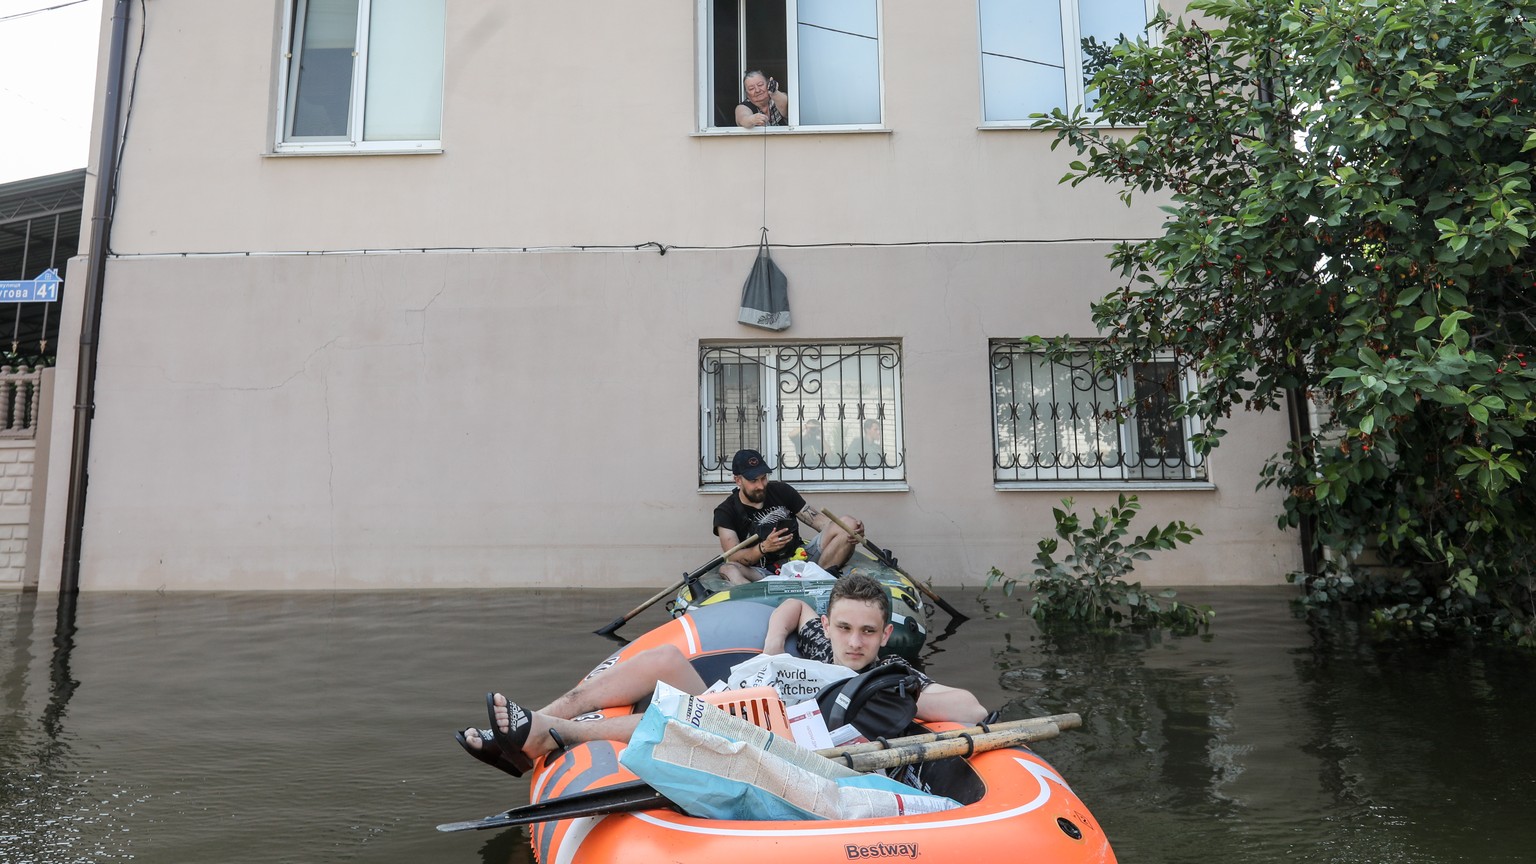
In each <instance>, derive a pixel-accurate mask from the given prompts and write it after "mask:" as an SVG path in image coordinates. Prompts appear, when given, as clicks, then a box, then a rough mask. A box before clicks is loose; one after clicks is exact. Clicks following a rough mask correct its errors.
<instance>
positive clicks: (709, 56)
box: [698, 0, 881, 129]
mask: <svg viewBox="0 0 1536 864" xmlns="http://www.w3.org/2000/svg"><path fill="white" fill-rule="evenodd" d="M698 2H699V53H700V56H701V62H700V63H699V73H700V75H701V76H702V80H701V81H700V83H699V90H700V98H699V128H701V129H726V128H729V129H737V128H739V127H738V126H737V125H736V106H737V105H739V104H741V102H742V101H743V100H744V99H746V93H745V91H744V90H743V88H742V77H743V76H744V75H746V74H747V73H748V72H762V73H763V74H764V75H765V76H767V77H768V78H770V79H772V80H774V81H776V82H777V83H778V85H779V86H780V89H781V91H782V92H783V93H784V94H785V95H786V96H787V97H788V99H789V116H788V119H789V125H790V126H792V127H793V126H810V127H816V126H845V127H846V126H851V127H866V128H879V127H880V117H881V91H880V3H879V0H698Z"/></svg>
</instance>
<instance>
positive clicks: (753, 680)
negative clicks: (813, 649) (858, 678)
mask: <svg viewBox="0 0 1536 864" xmlns="http://www.w3.org/2000/svg"><path fill="white" fill-rule="evenodd" d="M853 675H854V672H853V670H852V669H849V668H848V667H846V666H837V665H834V664H832V663H821V662H819V661H816V660H806V659H805V658H803V657H793V656H790V655H789V654H759V655H757V656H756V657H753V658H752V659H751V660H744V661H742V662H740V663H737V664H736V665H735V666H732V667H731V671H730V672H729V673H727V674H726V676H725V683H726V685H727V686H729V687H730V688H731V689H732V690H745V689H746V688H748V687H772V688H773V689H775V690H777V691H779V698H780V699H783V700H784V704H785V705H794V704H796V703H799V702H804V701H805V700H807V699H811V698H813V697H815V695H816V694H817V693H820V692H821V688H823V687H825V686H827V685H828V684H831V683H833V682H834V681H842V680H843V679H845V678H852V677H853Z"/></svg>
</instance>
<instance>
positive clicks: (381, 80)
mask: <svg viewBox="0 0 1536 864" xmlns="http://www.w3.org/2000/svg"><path fill="white" fill-rule="evenodd" d="M108 5H109V7H110V5H111V4H108ZM128 5H129V6H130V7H131V9H130V11H131V13H132V15H133V16H139V15H141V14H145V15H147V20H145V19H141V18H138V17H133V18H131V19H130V22H129V28H128V29H129V35H130V38H129V39H128V44H129V45H130V46H132V49H133V50H132V51H130V52H129V55H128V57H127V66H126V69H125V72H124V87H123V105H122V107H121V112H122V113H121V116H122V117H124V119H125V120H126V123H125V133H124V140H123V142H122V144H121V148H120V152H121V164H120V169H119V173H118V175H117V185H116V189H115V195H116V198H115V201H116V204H115V207H114V210H113V220H112V227H111V234H110V255H109V256H108V260H107V263H106V270H105V277H104V281H103V293H102V306H101V308H102V323H101V328H100V340H99V345H98V351H99V355H98V356H99V361H98V369H97V374H96V379H95V380H96V384H95V388H96V389H95V399H94V405H95V415H94V418H95V419H94V423H93V427H92V431H91V439H90V440H91V447H90V461H89V483H88V486H87V488H88V497H87V498H86V501H85V507H84V522H83V527H82V530H83V541H82V545H81V550H82V551H81V558H80V586H81V588H83V589H86V590H94V589H160V588H165V589H252V588H259V589H306V588H316V589H364V588H399V587H410V588H425V587H460V586H464V587H468V586H651V585H658V584H662V583H664V582H665V581H667V580H668V579H671V578H675V576H676V575H677V574H679V573H681V572H683V571H685V570H688V569H691V568H692V567H693V566H696V565H698V564H700V563H702V562H703V561H705V560H707V559H708V558H709V557H710V556H712V555H713V554H715V552H716V551H717V549H718V547H717V544H716V542H715V540H714V538H713V537H712V536H711V534H710V511H711V510H712V509H713V507H714V506H715V504H716V503H717V502H718V501H719V500H720V499H721V498H722V497H723V496H724V495H725V494H726V492H727V490H729V489H730V488H731V487H730V485H729V483H730V471H729V468H728V465H729V458H730V455H731V453H732V452H734V450H735V449H736V448H737V447H740V446H754V447H756V448H757V449H759V450H761V451H763V452H764V453H765V455H767V456H768V458H769V461H770V462H772V463H773V464H774V465H775V466H777V468H778V474H777V476H779V477H781V478H782V479H787V480H790V481H791V482H793V483H795V485H796V486H797V487H798V488H799V489H800V490H801V491H802V492H803V493H804V494H805V495H806V497H807V499H808V500H809V501H810V502H811V503H812V505H814V506H818V507H819V506H827V507H829V508H831V509H833V510H834V511H836V512H839V513H852V514H857V515H858V516H860V517H862V518H863V519H864V520H865V521H866V522H867V523H868V525H869V530H870V537H871V539H873V540H875V541H876V542H878V543H880V544H881V545H883V546H889V547H891V548H892V549H893V550H894V551H895V552H896V554H898V555H899V556H900V559H901V561H902V563H903V565H905V566H906V568H908V569H910V570H911V572H913V573H914V574H916V575H919V576H922V577H926V578H932V579H933V580H934V581H935V582H936V583H938V584H968V585H977V584H979V583H980V582H981V581H983V580H984V579H985V574H986V572H987V570H988V568H990V567H992V566H997V567H999V568H1002V569H1003V570H1005V571H1008V572H1010V573H1019V572H1022V571H1024V570H1025V569H1026V565H1027V562H1028V560H1029V558H1030V557H1031V555H1032V554H1033V551H1034V545H1035V543H1036V541H1037V540H1039V539H1040V538H1041V537H1044V536H1047V535H1049V534H1050V533H1051V531H1052V527H1053V524H1052V520H1051V508H1052V507H1053V506H1058V505H1059V502H1060V499H1062V498H1064V497H1071V498H1073V499H1075V501H1076V503H1077V505H1078V506H1079V507H1080V508H1082V509H1083V510H1084V511H1086V509H1087V508H1088V507H1093V506H1097V507H1101V508H1102V507H1104V506H1106V505H1107V504H1108V503H1111V502H1112V501H1113V500H1114V497H1115V496H1116V495H1117V494H1119V493H1121V492H1134V493H1135V494H1137V495H1139V496H1140V499H1141V501H1142V503H1143V505H1144V511H1143V516H1142V517H1141V519H1142V521H1143V522H1144V523H1145V524H1144V525H1143V526H1142V527H1143V528H1145V527H1150V526H1151V525H1152V524H1153V523H1154V522H1162V521H1167V520H1170V519H1184V520H1186V521H1189V522H1192V523H1195V524H1197V525H1198V526H1199V527H1201V528H1202V529H1203V531H1204V536H1203V537H1201V538H1199V539H1198V540H1197V541H1196V542H1195V543H1194V544H1193V545H1192V546H1190V547H1188V549H1186V550H1180V551H1177V552H1173V553H1167V554H1165V555H1164V556H1163V557H1162V558H1159V559H1156V560H1153V561H1150V562H1147V563H1146V565H1145V566H1144V568H1143V570H1141V571H1138V573H1139V576H1140V577H1141V578H1142V579H1144V580H1145V581H1147V582H1152V583H1165V584H1229V583H1248V584H1252V583H1273V582H1276V581H1279V580H1281V579H1282V578H1283V575H1284V574H1285V573H1286V572H1288V571H1291V570H1295V569H1297V568H1298V567H1299V566H1300V554H1299V541H1298V538H1297V537H1296V535H1295V534H1294V533H1290V534H1287V533H1283V532H1280V531H1279V530H1278V529H1277V528H1276V514H1277V513H1278V512H1279V510H1280V499H1279V497H1278V496H1277V495H1276V494H1275V493H1274V492H1273V491H1272V490H1266V491H1255V486H1256V483H1257V479H1258V471H1259V468H1260V466H1261V465H1262V463H1263V461H1264V459H1265V458H1266V457H1267V456H1268V455H1270V454H1272V453H1274V452H1277V451H1279V450H1280V449H1282V448H1283V447H1284V445H1285V441H1286V423H1285V418H1284V417H1283V416H1282V415H1276V414H1262V415H1253V416H1242V417H1234V418H1232V421H1231V425H1230V427H1229V429H1230V434H1228V436H1227V437H1226V439H1225V440H1224V443H1223V445H1222V447H1221V448H1220V449H1219V450H1218V451H1216V452H1215V453H1214V454H1212V455H1211V456H1210V457H1209V458H1208V459H1202V458H1200V457H1198V456H1197V455H1196V454H1194V452H1193V451H1192V450H1191V448H1190V447H1189V443H1188V442H1189V435H1190V434H1192V432H1193V431H1195V430H1193V429H1190V428H1188V426H1187V425H1186V424H1184V423H1183V422H1182V421H1177V420H1174V419H1173V418H1172V417H1171V416H1170V415H1169V414H1168V412H1167V410H1166V405H1167V402H1168V400H1169V399H1170V398H1172V397H1174V396H1176V394H1177V392H1179V390H1180V389H1181V388H1186V387H1191V386H1198V382H1197V381H1194V380H1186V379H1184V378H1182V377H1180V376H1178V375H1177V374H1175V373H1174V371H1173V369H1172V367H1171V364H1148V365H1147V367H1146V368H1142V369H1134V370H1116V371H1113V372H1102V371H1095V370H1091V369H1087V368H1086V367H1077V366H1073V365H1072V364H1058V365H1052V364H1051V363H1049V362H1047V361H1046V360H1045V359H1044V358H1043V357H1041V356H1039V355H1038V354H1034V353H1032V352H1030V351H1028V350H1026V349H1025V347H1024V346H1023V345H1022V344H1021V343H1020V341H1019V340H1020V339H1021V337H1025V336H1029V335H1035V334H1039V335H1046V336H1057V335H1062V334H1070V335H1073V336H1077V337H1083V338H1091V337H1092V336H1093V335H1094V333H1093V329H1092V325H1091V322H1090V320H1089V316H1088V304H1089V302H1090V301H1091V300H1093V299H1095V298H1097V297H1099V296H1101V295H1103V294H1105V293H1107V292H1108V291H1110V290H1112V289H1113V288H1115V287H1116V286H1117V284H1118V282H1117V280H1116V277H1115V275H1114V274H1113V273H1112V272H1111V270H1110V268H1109V264H1108V262H1107V260H1106V258H1105V256H1106V254H1107V253H1108V252H1109V250H1110V248H1111V245H1112V244H1113V243H1114V242H1115V241H1117V240H1120V239H1127V238H1131V239H1134V238H1138V237H1146V236H1151V235H1152V234H1153V233H1155V232H1156V231H1157V230H1158V223H1159V216H1158V211H1157V209H1156V206H1155V204H1156V202H1155V201H1148V200H1142V201H1138V202H1136V204H1135V206H1133V207H1129V208H1128V207H1126V206H1124V205H1123V204H1122V203H1121V202H1120V201H1119V200H1118V198H1117V196H1116V194H1115V191H1116V190H1113V189H1109V188H1105V187H1094V186H1090V185H1084V186H1081V187H1078V188H1076V189H1073V188H1070V187H1067V186H1063V185H1059V184H1058V183H1057V180H1058V178H1059V177H1061V176H1062V174H1063V173H1064V171H1065V168H1066V162H1067V161H1069V160H1070V158H1071V156H1070V155H1068V154H1067V153H1065V152H1062V151H1056V152H1053V151H1052V150H1051V148H1050V144H1051V136H1049V135H1048V134H1045V133H1041V132H1038V131H1033V130H1031V129H1029V128H1028V127H1029V124H1030V121H1029V119H1028V116H1029V114H1030V113H1032V112H1034V111H1041V110H1047V109H1049V108H1050V107H1052V106H1064V107H1069V108H1070V107H1073V106H1075V105H1081V104H1084V100H1085V98H1086V99H1088V100H1090V103H1091V93H1089V94H1085V93H1084V92H1083V87H1082V61H1081V56H1080V55H1081V51H1080V50H1079V49H1078V48H1077V47H1076V46H1078V45H1080V44H1081V41H1082V40H1083V39H1085V38H1088V37H1094V38H1100V39H1101V40H1102V39H1105V38H1111V39H1112V38H1113V36H1114V34H1115V33H1118V32H1121V31H1123V30H1135V29H1137V28H1139V27H1141V26H1143V24H1144V21H1145V19H1146V16H1147V15H1148V13H1149V11H1150V10H1149V9H1148V7H1147V5H1146V4H1144V3H1140V2H1133V3H1130V4H1125V3H1120V4H1119V5H1118V6H1117V5H1116V4H1114V3H1097V2H1093V3H1091V2H1089V0H1062V2H1060V3H1051V4H1048V6H1047V5H1045V4H1038V3H1032V2H1022V0H1010V2H1004V0H937V2H932V3H923V4H900V3H893V2H889V0H885V2H881V0H821V2H817V0H798V2H797V0H778V2H758V0H695V2H692V3H686V2H685V3H653V2H642V3H629V4H609V5H606V6H604V7H602V8H601V9H592V8H583V7H572V6H570V5H569V4H548V3H525V2H510V3H508V2H492V0H424V2H410V3H404V2H399V0H268V2H261V3H244V4H210V3H200V2H195V0H159V2H156V3H154V4H148V5H147V7H143V6H132V4H128ZM107 12H108V14H109V15H110V14H111V13H112V10H111V9H110V8H109V9H108V10H107ZM1127 22H1129V23H1127ZM107 29H110V28H107ZM105 32H106V31H105V30H104V33H105ZM141 42H142V47H139V46H140V43H141ZM105 43H106V36H105V35H104V37H103V44H104V45H105ZM105 65H106V64H105V63H104V64H103V66H105ZM756 69H761V70H762V71H763V72H764V77H765V78H770V79H772V80H773V82H774V83H775V84H776V85H777V86H778V88H779V91H780V92H781V93H783V94H785V95H786V96H787V97H788V99H787V107H788V112H787V116H786V118H785V119H786V122H787V123H788V125H786V126H783V127H775V128H767V129H763V128H755V129H751V130H748V129H743V128H740V127H738V126H737V125H736V123H735V111H736V107H737V106H738V104H739V103H740V102H741V101H742V99H743V92H744V91H743V90H742V79H741V73H742V72H743V71H746V70H756ZM99 110H100V109H99ZM98 113H99V112H98ZM99 124H100V117H99V116H98V128H100V126H99ZM98 155H99V154H98ZM764 228H766V229H767V231H766V238H767V242H768V244H769V250H770V253H769V254H770V255H771V258H772V261H773V263H774V264H775V265H776V266H777V267H778V268H779V269H780V270H781V271H782V272H783V273H784V274H785V276H786V277H787V282H788V299H789V305H790V310H791V315H790V319H791V323H790V326H789V327H788V328H787V329H783V330H767V329H763V328H760V327H756V326H752V325H751V324H743V323H740V321H739V320H738V319H739V318H740V317H741V315H740V312H741V306H742V293H743V292H742V289H743V283H744V281H745V280H746V278H747V276H748V274H749V273H750V272H751V270H752V268H753V266H754V262H755V261H756V260H757V258H758V255H759V244H760V241H761V240H762V239H763V237H764V236H765V235H764V232H763V229H764ZM77 263H78V262H77ZM86 269H87V268H85V267H76V269H75V271H74V272H77V273H81V274H83V273H84V272H86ZM74 287H75V285H74V283H73V282H72V283H71V288H74ZM82 293H83V292H82V291H80V290H71V291H68V292H66V295H65V296H66V303H65V308H64V312H65V315H66V317H65V319H64V325H63V335H62V336H61V340H62V342H61V345H60V364H59V365H60V369H59V374H58V384H57V386H58V393H57V395H56V397H55V400H54V404H55V405H56V406H59V407H56V408H55V412H54V423H53V428H54V436H55V438H54V441H55V443H54V446H53V448H52V453H53V457H52V460H53V463H52V470H50V471H49V473H48V487H49V488H48V498H47V502H48V503H47V507H48V518H47V520H46V529H45V555H44V562H43V575H42V580H41V582H42V584H43V585H44V586H45V587H46V586H47V585H49V584H50V583H55V582H56V581H57V572H58V568H59V565H60V562H61V556H60V554H59V550H60V549H62V547H63V532H64V530H65V528H64V524H65V508H66V500H67V498H68V495H67V489H68V483H69V465H68V462H67V461H65V460H67V458H68V455H69V452H70V447H69V441H70V436H71V434H72V431H71V430H72V426H73V420H74V413H73V412H72V411H71V408H70V406H73V404H74V401H75V392H74V388H75V384H74V382H75V377H76V374H77V368H76V365H77V360H76V356H77V351H78V342H77V341H76V342H75V343H71V339H72V338H73V339H76V340H78V333H79V322H80V315H81V305H80V295H81V294H82ZM72 334H74V335H72ZM1129 396H1134V399H1135V403H1136V406H1137V408H1136V412H1135V414H1134V416H1132V417H1130V418H1128V419H1127V420H1126V422H1123V423H1118V422H1114V421H1113V420H1112V419H1110V418H1108V417H1107V416H1106V415H1107V412H1108V410H1109V407H1110V406H1111V405H1112V404H1113V403H1114V402H1115V401H1116V400H1118V399H1121V398H1126V397H1129Z"/></svg>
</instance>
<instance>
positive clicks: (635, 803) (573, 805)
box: [437, 782, 672, 833]
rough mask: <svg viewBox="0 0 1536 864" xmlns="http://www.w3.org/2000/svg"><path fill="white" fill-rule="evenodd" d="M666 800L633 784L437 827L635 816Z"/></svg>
mask: <svg viewBox="0 0 1536 864" xmlns="http://www.w3.org/2000/svg"><path fill="white" fill-rule="evenodd" d="M671 806H672V802H671V801H669V800H668V799H667V798H666V796H664V795H662V794H661V793H660V792H657V791H656V790H655V789H652V788H651V787H650V786H648V785H647V784H645V783H639V782H630V783H621V784H619V785H617V786H610V787H608V788H606V789H597V790H594V791H592V792H578V793H576V794H575V795H568V796H566V797H564V798H551V799H549V800H548V801H540V802H539V803H537V804H529V805H527V806H524V807H514V808H512V809H511V810H508V811H507V812H505V813H498V814H496V815H495V816H487V817H485V818H484V819H471V820H470V821H468V822H445V823H443V824H442V825H439V826H437V830H439V831H442V832H444V833H453V832H455V831H484V830H485V829H487V828H511V827H513V826H515V825H529V824H532V823H534V822H550V821H553V820H555V819H575V818H578V817H581V816H605V815H607V814H609V813H633V812H635V811H637V810H655V809H657V808H660V807H671Z"/></svg>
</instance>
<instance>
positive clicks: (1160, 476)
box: [991, 341, 1206, 483]
mask: <svg viewBox="0 0 1536 864" xmlns="http://www.w3.org/2000/svg"><path fill="white" fill-rule="evenodd" d="M991 355H992V363H991V366H992V414H993V427H992V428H993V436H992V441H993V472H994V473H993V476H994V478H995V479H996V480H997V481H998V482H1000V483H1008V482H1013V481H1022V482H1037V481H1064V482H1072V481H1102V480H1109V481H1123V482H1148V481H1151V482H1168V481H1175V482H1177V481H1202V480H1205V479H1206V471H1205V462H1204V459H1203V458H1202V457H1201V456H1200V455H1199V454H1197V453H1196V452H1195V451H1194V449H1193V448H1192V447H1191V446H1190V443H1189V441H1190V436H1191V435H1192V434H1193V433H1194V432H1195V431H1196V430H1195V428H1194V425H1193V423H1192V422H1191V421H1189V420H1187V419H1184V418H1180V417H1177V416H1175V415H1174V411H1173V408H1174V406H1175V405H1176V404H1177V403H1178V402H1179V400H1181V399H1182V398H1183V397H1184V395H1186V394H1187V393H1188V392H1189V388H1191V387H1192V386H1193V379H1192V378H1191V376H1190V375H1188V374H1187V373H1184V372H1181V371H1179V368H1178V365H1177V364H1176V363H1174V362H1173V361H1171V360H1168V361H1155V362H1151V363H1138V364H1135V365H1134V366H1133V367H1132V369H1131V372H1130V374H1125V373H1110V372H1108V371H1105V370H1099V369H1095V368H1093V365H1092V361H1091V355H1090V353H1089V352H1088V351H1087V350H1084V351H1083V352H1082V353H1080V354H1076V355H1074V356H1073V357H1072V359H1071V360H1070V361H1068V362H1064V363H1054V362H1052V361H1051V360H1050V359H1049V358H1047V357H1046V356H1045V355H1044V354H1043V353H1041V352H1039V351H1036V350H1033V349H1031V348H1030V347H1029V346H1026V345H1023V344H1021V343H1020V342H1018V341H1002V342H994V343H993V344H992V351H991ZM1122 405H1128V406H1129V411H1128V412H1127V413H1126V414H1125V415H1124V416H1123V417H1122V416H1121V415H1120V414H1119V413H1118V409H1119V408H1120V406H1122Z"/></svg>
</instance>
